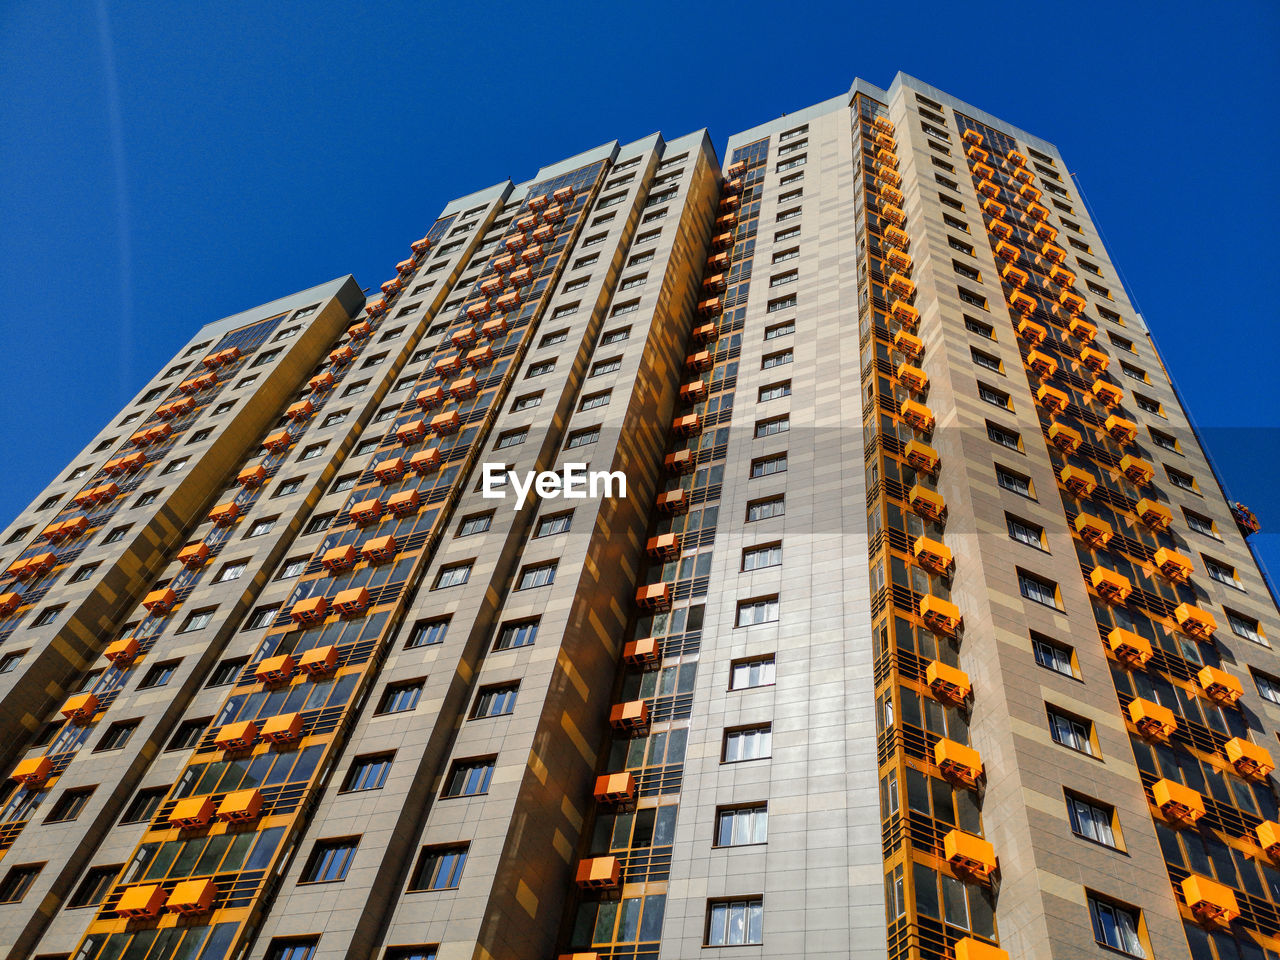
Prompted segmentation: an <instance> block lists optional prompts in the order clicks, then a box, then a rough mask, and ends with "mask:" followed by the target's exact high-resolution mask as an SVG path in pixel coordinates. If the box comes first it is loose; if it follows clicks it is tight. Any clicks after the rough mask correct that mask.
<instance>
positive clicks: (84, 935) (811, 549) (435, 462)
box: [0, 75, 1280, 960]
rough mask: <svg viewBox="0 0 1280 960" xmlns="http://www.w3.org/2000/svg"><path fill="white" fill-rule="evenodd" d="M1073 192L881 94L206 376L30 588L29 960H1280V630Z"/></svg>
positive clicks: (320, 316) (626, 179)
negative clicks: (1278, 764)
mask: <svg viewBox="0 0 1280 960" xmlns="http://www.w3.org/2000/svg"><path fill="white" fill-rule="evenodd" d="M1066 171H1067V166H1066V164H1065V162H1064V161H1063V159H1062V157H1061V156H1060V154H1059V153H1058V151H1057V150H1056V149H1055V148H1054V147H1053V146H1052V145H1051V144H1049V143H1047V142H1045V141H1043V140H1040V139H1038V138H1037V137H1034V136H1032V135H1030V134H1028V133H1025V132H1023V131H1021V130H1018V129H1016V128H1014V127H1012V126H1011V125H1009V124H1007V123H1004V122H1003V121H1000V120H997V119H996V118H994V117H992V116H989V115H988V114H986V113H983V112H982V111H980V110H978V109H976V108H974V107H971V106H969V105H967V104H965V103H962V102H960V101H958V100H956V99H955V98H952V97H950V96H948V95H946V94H944V93H943V92H941V91H939V90H936V89H933V88H931V87H928V86H926V85H924V84H921V83H919V82H918V81H915V80H913V79H911V78H909V77H906V76H902V75H899V76H898V77H897V78H896V79H895V80H894V82H893V84H892V85H891V87H890V88H889V89H888V90H881V89H879V88H876V87H874V86H871V85H869V84H867V83H865V82H863V81H857V82H856V83H855V84H854V86H853V88H852V89H851V90H850V91H849V92H848V93H846V94H842V95H841V96H838V97H836V98H834V99H832V100H828V101H826V102H823V103H820V104H817V105H815V106H813V107H809V108H807V109H805V110H801V111H799V112H796V113H792V114H790V115H787V116H785V117H782V118H779V119H777V120H774V121H771V122H769V123H766V124H763V125H762V126H760V127H757V128H755V129H752V130H748V131H745V132H743V133H740V134H737V135H735V136H734V137H732V138H731V139H730V141H729V144H728V148H727V151H726V156H725V159H724V163H723V167H722V166H721V163H720V161H719V160H717V157H716V153H715V151H714V150H713V148H712V145H711V143H710V141H709V139H708V137H707V136H706V134H705V133H704V132H698V133H694V134H691V135H688V136H685V137H681V138H680V139H677V140H674V141H671V142H667V141H665V140H663V139H662V138H661V137H660V136H657V135H654V136H651V137H649V138H646V139H644V140H640V141H636V142H634V143H630V144H626V145H620V144H617V143H613V144H609V145H606V146H604V147H600V148H598V149H596V150H592V151H588V152H587V153H584V154H580V155H578V156H575V157H571V158H569V159H567V160H564V161H561V162H559V163H557V164H555V165H553V166H551V167H548V168H545V169H543V170H541V171H539V172H538V174H537V175H536V176H535V177H533V178H532V179H531V180H530V181H528V182H526V183H523V184H519V185H515V184H512V183H503V184H499V185H497V186H494V187H491V188H489V189H487V190H483V191H481V192H479V193H475V194H472V195H469V196H465V197H461V198H459V199H458V200H455V201H453V202H452V203H450V204H449V205H448V206H446V207H445V209H444V210H443V211H442V212H441V214H440V215H439V217H438V218H437V219H436V220H435V222H434V223H433V224H431V225H430V226H429V229H427V230H426V232H425V236H423V237H422V239H421V240H418V241H416V242H415V243H413V244H412V250H411V255H410V256H409V257H407V258H406V259H405V260H404V261H403V262H401V263H400V264H398V265H396V267H395V276H394V278H393V279H392V280H390V281H388V282H387V283H385V284H383V286H382V292H381V294H374V295H373V296H372V297H367V296H366V295H365V293H364V292H362V290H361V289H360V287H359V285H358V284H357V283H356V282H355V281H354V280H353V279H352V278H350V277H348V278H345V279H340V280H336V281H333V282H331V283H328V284H324V285H322V286H319V287H315V288H312V289H310V290H306V291H302V292H300V293H297V294H294V295H292V296H289V297H285V298H283V299H281V300H277V301H274V302H272V303H268V304H264V305H263V306H261V307H257V308H254V309H252V310H248V311H246V312H244V313H241V314H237V315H235V316H232V317H228V318H226V319H223V320H220V321H217V322H215V323H211V324H208V325H207V326H205V327H203V328H202V329H200V330H199V331H198V332H197V333H196V334H195V336H194V337H193V338H192V340H191V341H190V342H189V343H188V344H187V345H186V346H184V347H183V348H182V349H181V350H180V351H179V353H178V354H177V355H176V356H175V357H174V358H173V360H172V361H171V363H170V364H169V365H168V366H167V367H166V368H165V369H164V370H162V371H160V372H159V373H158V374H157V376H155V377H154V378H153V379H152V380H151V381H150V382H149V383H148V384H147V385H146V387H145V388H144V389H143V391H142V392H141V393H140V394H139V395H138V396H137V397H136V398H134V400H133V401H132V402H131V403H130V404H129V405H127V406H126V407H125V409H124V410H122V411H121V412H120V413H119V414H118V415H116V416H115V417H113V418H112V419H111V421H110V422H109V423H108V424H107V425H106V426H105V427H104V428H103V430H102V431H101V433H100V434H99V435H98V436H96V437H95V438H93V440H92V441H90V443H89V444H88V446H86V448H85V449H84V450H83V451H82V452H81V454H80V455H79V456H77V457H76V458H75V460H74V461H73V462H72V463H71V464H70V465H68V467H67V468H66V469H65V470H64V471H63V472H62V473H61V474H60V475H59V478H58V479H57V480H56V481H55V482H53V483H52V484H50V485H49V487H48V488H46V489H45V490H44V491H42V492H41V493H40V495H39V496H38V497H37V498H36V500H35V501H34V502H33V503H32V504H31V506H30V507H29V508H28V509H27V510H25V511H23V512H22V514H21V515H19V516H18V517H17V519H16V520H14V521H13V523H12V524H10V526H9V527H8V528H7V529H6V530H5V531H4V533H3V535H0V571H3V576H2V578H0V718H2V719H3V723H4V730H5V733H6V736H5V737H4V739H3V743H0V754H2V756H0V760H3V762H4V767H3V769H4V771H6V772H7V784H6V787H5V793H4V794H3V795H2V796H0V945H3V947H4V948H5V950H6V951H7V953H6V954H5V955H6V956H8V957H13V958H30V957H38V958H40V960H55V958H58V960H61V958H68V957H74V958H75V960H233V958H234V960H338V958H344V960H358V958H378V960H426V958H434V960H463V958H493V960H542V958H555V957H571V958H573V960H589V958H594V960H668V958H670V960H674V958H690V957H699V958H705V957H719V956H724V957H729V956H732V957H757V958H766V957H768V958H806V960H818V958H822V960H835V958H859V960H864V958H865V960H871V958H885V960H914V958H922V960H944V958H945V960H952V958H954V960H993V958H1002V957H1014V958H1036V960H1049V958H1064V957H1070V958H1085V957H1099V958H1103V957H1114V956H1117V955H1120V956H1132V957H1146V958H1159V960H1165V958H1192V960H1264V958H1270V960H1276V958H1280V810H1278V809H1277V794H1276V787H1275V781H1274V780H1273V779H1271V777H1270V774H1271V772H1272V769H1273V766H1274V762H1273V759H1272V757H1273V756H1274V755H1275V753H1276V751H1277V750H1280V742H1278V741H1277V732H1278V731H1280V658H1277V656H1276V654H1275V653H1274V652H1273V650H1272V648H1271V646H1270V642H1269V639H1268V638H1269V637H1276V636H1280V617H1278V616H1277V611H1276V607H1275V605H1274V603H1273V601H1272V599H1271V596H1270V593H1269V591H1268V588H1267V585H1266V584H1265V582H1264V579H1263V577H1262V575H1261V573H1260V572H1259V569H1258V567H1257V565H1256V564H1255V562H1254V560H1253V558H1252V555H1251V553H1250V551H1249V548H1248V546H1247V544H1246V542H1245V539H1244V535H1247V533H1248V532H1249V521H1250V517H1249V516H1248V515H1247V513H1246V512H1245V511H1243V510H1241V509H1238V508H1237V507H1236V506H1235V505H1232V504H1230V503H1228V501H1227V500H1226V499H1225V497H1224V495H1223V492H1222V490H1221V488H1220V486H1219V483H1218V480H1217V479H1216V477H1215V475H1214V473H1213V471H1212V469H1211V467H1210V464H1209V463H1208V460H1207V458H1206V455H1205V452H1204V451H1203V449H1202V447H1201V445H1200V443H1199V441H1198V439H1197V436H1196V434H1195V432H1194V430H1193V429H1192V427H1191V425H1190V423H1189V421H1188V419H1187V416H1186V414H1185V412H1184V410H1183V408H1182V405H1181V404H1180V402H1179V400H1178V397H1177V395H1176V393H1175V392H1174V390H1173V387H1172V385H1171V383H1170V381H1169V378H1168V375H1167V373H1166V372H1165V370H1164V367H1163V365H1162V363H1161V360H1160V358H1159V355H1158V354H1157V352H1156V349H1155V346H1154V345H1153V343H1152V341H1151V339H1150V337H1149V335H1148V332H1147V328H1146V325H1145V324H1144V322H1143V319H1142V317H1140V316H1139V315H1138V314H1137V313H1136V312H1135V310H1134V308H1133V305H1132V304H1131V303H1130V301H1129V300H1128V298H1127V296H1126V294H1125V291H1124V289H1123V287H1122V285H1121V283H1120V282H1119V279H1118V277H1117V274H1116V271H1115V268H1114V267H1113V266H1112V264H1111V261H1110V260H1109V258H1108V256H1107V253H1106V251H1105V250H1104V248H1103V245H1102V242H1101V240H1100V238H1099V235H1098V232H1097V230H1096V229H1095V227H1094V225H1093V223H1092V222H1091V219H1090V217H1089V214H1088V213H1087V212H1086V210H1085V209H1084V206H1083V203H1082V201H1081V199H1080V197H1079V195H1078V193H1077V190H1076V187H1075V186H1074V184H1073V183H1072V181H1071V179H1070V177H1069V176H1068V175H1067V173H1066ZM1117 175H1119V172H1118V171H1117Z"/></svg>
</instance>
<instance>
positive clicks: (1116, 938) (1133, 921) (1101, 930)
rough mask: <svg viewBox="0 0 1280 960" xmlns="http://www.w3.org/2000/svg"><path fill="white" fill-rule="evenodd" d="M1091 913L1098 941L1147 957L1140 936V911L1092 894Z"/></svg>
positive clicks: (1134, 954) (1094, 932)
mask: <svg viewBox="0 0 1280 960" xmlns="http://www.w3.org/2000/svg"><path fill="white" fill-rule="evenodd" d="M1089 915H1090V917H1092V919H1093V939H1095V940H1096V941H1098V943H1101V944H1103V945H1104V946H1108V947H1111V948H1112V949H1114V950H1119V951H1120V952H1121V953H1127V954H1129V955H1130V956H1134V957H1146V955H1147V954H1146V951H1144V950H1143V949H1142V940H1141V938H1140V937H1139V936H1138V930H1139V928H1140V920H1139V916H1140V915H1139V913H1138V911H1136V910H1131V909H1129V908H1128V907H1122V906H1120V905H1119V904H1116V903H1112V902H1110V901H1107V900H1103V899H1101V898H1100V897H1094V896H1090V897H1089Z"/></svg>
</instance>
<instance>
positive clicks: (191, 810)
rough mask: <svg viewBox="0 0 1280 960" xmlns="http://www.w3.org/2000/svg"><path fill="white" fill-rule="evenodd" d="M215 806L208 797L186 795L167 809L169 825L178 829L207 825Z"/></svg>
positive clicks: (190, 828) (199, 828)
mask: <svg viewBox="0 0 1280 960" xmlns="http://www.w3.org/2000/svg"><path fill="white" fill-rule="evenodd" d="M215 809H216V808H215V807H214V805H213V801H212V800H210V799H209V798H208V797H187V798H186V799H185V800H179V801H178V802H177V803H176V804H174V807H173V809H172V810H170V811H169V826H171V827H177V828H178V829H179V830H201V829H203V828H204V827H207V826H208V825H209V821H210V820H212V819H213V813H214V810H215Z"/></svg>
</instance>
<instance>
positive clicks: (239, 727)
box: [213, 720, 258, 753]
mask: <svg viewBox="0 0 1280 960" xmlns="http://www.w3.org/2000/svg"><path fill="white" fill-rule="evenodd" d="M257 739H258V725H257V724H256V723H254V722H253V721H252V720H241V721H240V722H239V723H228V724H226V725H225V726H223V727H220V728H218V732H217V733H216V734H214V740H213V743H214V746H216V747H217V748H218V749H219V750H223V751H226V752H227V753H238V752H240V751H243V750H248V749H249V748H250V747H252V746H253V744H254V742H255V741H256V740H257Z"/></svg>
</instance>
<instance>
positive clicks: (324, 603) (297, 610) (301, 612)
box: [289, 596, 329, 624]
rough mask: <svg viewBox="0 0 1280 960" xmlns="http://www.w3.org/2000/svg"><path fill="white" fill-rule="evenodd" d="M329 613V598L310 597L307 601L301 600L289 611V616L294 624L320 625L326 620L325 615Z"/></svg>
mask: <svg viewBox="0 0 1280 960" xmlns="http://www.w3.org/2000/svg"><path fill="white" fill-rule="evenodd" d="M328 612H329V598H328V597H325V596H319V597H308V598H307V599H306V600H299V601H298V602H297V603H295V604H294V605H293V607H292V608H291V609H290V610H289V616H290V617H291V618H292V619H293V622H294V623H302V624H309V623H319V622H320V621H321V620H323V619H324V615H325V614H326V613H328Z"/></svg>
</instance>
